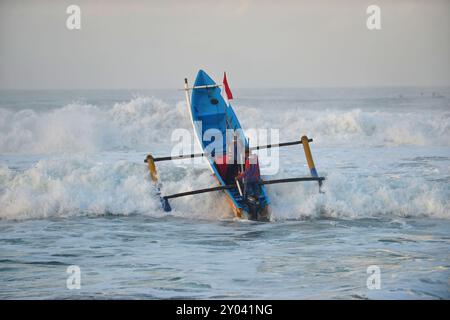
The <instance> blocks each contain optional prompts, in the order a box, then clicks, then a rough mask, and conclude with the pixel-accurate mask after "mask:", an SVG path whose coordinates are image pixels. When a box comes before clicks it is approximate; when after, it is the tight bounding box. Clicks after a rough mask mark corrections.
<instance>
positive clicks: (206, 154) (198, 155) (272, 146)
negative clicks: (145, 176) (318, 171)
mask: <svg viewBox="0 0 450 320" xmlns="http://www.w3.org/2000/svg"><path fill="white" fill-rule="evenodd" d="M312 141H313V139H308V142H312ZM302 143H303V142H302V140H297V141H290V142H282V143H277V144H268V145H264V146H256V147H250V148H249V149H250V150H261V149H270V148H279V147H288V146H294V145H297V144H302ZM210 156H211V155H210V154H209V153H206V152H205V153H192V154H182V155H179V156H173V157H172V156H169V157H158V158H153V161H154V162H158V161H168V160H181V159H190V158H201V157H210ZM145 162H147V159H145Z"/></svg>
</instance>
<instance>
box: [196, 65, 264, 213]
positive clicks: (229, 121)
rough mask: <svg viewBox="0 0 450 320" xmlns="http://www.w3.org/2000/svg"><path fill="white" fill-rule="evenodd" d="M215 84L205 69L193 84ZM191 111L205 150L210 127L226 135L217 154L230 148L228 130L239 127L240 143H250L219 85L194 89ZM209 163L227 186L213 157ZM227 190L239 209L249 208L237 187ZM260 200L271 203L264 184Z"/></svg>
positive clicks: (208, 140)
mask: <svg viewBox="0 0 450 320" xmlns="http://www.w3.org/2000/svg"><path fill="white" fill-rule="evenodd" d="M215 84H216V83H215V82H214V80H212V79H211V78H210V77H209V76H208V75H207V74H206V72H204V71H203V70H200V71H199V72H198V74H197V78H196V79H195V83H194V87H197V86H205V85H215ZM191 114H192V120H193V121H194V123H193V125H194V127H195V131H196V133H197V135H198V140H199V142H200V144H201V147H202V148H203V150H205V149H206V151H208V145H209V144H210V143H211V141H210V139H209V138H208V137H207V135H206V136H205V132H206V131H207V130H209V129H215V130H219V131H220V132H221V133H222V137H224V138H223V139H222V140H223V141H222V142H223V143H222V149H221V150H220V148H216V149H215V152H216V154H220V153H225V152H226V150H227V145H226V143H227V142H226V140H227V139H225V137H226V130H227V129H233V130H238V131H237V133H238V140H240V141H239V142H238V143H241V145H244V146H248V140H247V139H246V138H245V136H244V134H243V131H242V127H241V124H240V123H239V120H238V118H237V117H236V114H235V113H234V111H233V108H232V107H231V105H230V106H227V104H226V102H225V101H224V99H223V97H222V95H221V89H220V88H219V87H213V88H201V89H193V90H192V99H191ZM212 133H213V132H212ZM210 148H211V146H210ZM209 164H210V166H211V169H212V170H213V172H214V174H215V176H216V177H217V179H218V180H219V182H220V184H221V185H225V182H224V180H223V179H222V177H221V176H220V174H219V172H218V169H217V167H216V165H215V163H214V159H213V158H209ZM226 192H227V194H228V196H229V197H230V199H231V200H232V202H233V204H234V206H235V207H236V208H237V209H242V210H243V211H245V212H247V211H248V208H247V205H246V204H245V203H244V201H243V199H242V197H241V196H240V195H239V191H238V189H237V188H236V189H230V190H227V191H226ZM260 202H261V205H262V207H263V208H264V207H266V206H267V205H268V204H269V199H268V197H267V193H266V190H265V188H264V186H262V195H261V198H260Z"/></svg>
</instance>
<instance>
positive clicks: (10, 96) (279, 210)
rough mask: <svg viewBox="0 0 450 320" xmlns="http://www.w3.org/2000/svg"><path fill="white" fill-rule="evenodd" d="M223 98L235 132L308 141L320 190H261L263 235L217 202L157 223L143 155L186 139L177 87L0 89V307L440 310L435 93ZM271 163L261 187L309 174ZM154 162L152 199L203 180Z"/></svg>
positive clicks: (448, 257)
mask: <svg viewBox="0 0 450 320" xmlns="http://www.w3.org/2000/svg"><path fill="white" fill-rule="evenodd" d="M234 95H235V96H236V99H235V100H234V101H233V106H234V108H235V111H236V113H237V115H238V117H239V119H240V121H241V123H242V125H243V127H244V128H245V129H248V131H249V132H250V131H251V129H278V130H279V131H278V133H279V137H280V141H291V140H297V139H299V137H301V135H303V134H307V135H308V136H309V137H311V138H313V139H314V142H313V143H312V144H311V148H312V152H313V156H314V159H315V162H316V167H317V169H318V172H319V174H320V175H323V176H325V177H326V179H327V180H326V181H325V183H324V186H323V191H324V192H323V193H319V192H318V186H317V184H316V183H311V182H310V183H302V184H300V183H298V184H297V183H296V184H283V185H271V186H268V187H267V190H268V193H269V197H270V200H271V212H272V221H271V222H270V223H258V222H250V221H246V220H235V219H233V216H232V213H231V211H230V208H229V207H228V205H227V202H226V200H225V197H224V195H223V194H222V193H220V192H216V193H210V194H202V195H197V196H194V197H184V198H178V199H173V200H172V201H171V205H172V208H173V211H172V212H171V213H170V214H167V213H164V212H163V211H162V209H161V208H160V204H159V200H158V198H157V197H156V193H155V190H154V188H153V186H152V184H151V182H150V181H149V177H148V172H147V169H146V166H145V164H144V163H143V160H144V158H145V156H146V155H147V154H148V153H151V154H153V155H154V156H162V155H168V154H170V153H171V151H172V148H173V146H175V145H176V144H177V143H178V141H174V140H173V139H172V133H173V132H174V130H176V129H186V130H189V132H191V124H190V120H189V116H188V113H187V109H186V104H185V102H184V101H183V93H182V92H179V91H176V90H164V91H163V90H160V91H145V90H133V91H0V298H2V299H17V298H18V299H58V298H63V299H86V298H95V299H104V298H115V299H121V298H126V299H161V298H162V299H166V298H199V299H201V298H215V299H271V298H272V299H280V298H287V299H448V298H450V282H449V281H450V269H449V268H450V250H449V249H450V203H449V199H450V184H449V182H450V88H317V89H287V88H286V89H266V90H262V89H258V90H257V89H252V90H250V89H241V90H236V91H235V92H234ZM252 142H253V143H255V141H254V140H251V143H252ZM262 142H264V141H261V143H262ZM265 142H267V141H265ZM253 143H252V144H253ZM263 144H265V143H263ZM192 145H193V146H194V142H193V140H192ZM273 152H274V153H273V154H271V155H272V156H273V157H275V158H276V155H277V154H276V150H273ZM269 155H270V154H269ZM260 157H261V164H262V166H263V168H262V169H263V173H264V172H266V173H267V172H268V171H267V169H268V167H267V165H268V164H270V159H273V158H270V157H269V156H268V155H265V154H261V155H260ZM279 159H280V161H279V163H278V167H279V169H278V170H276V172H275V174H271V175H267V176H266V177H265V178H266V179H272V178H274V179H275V178H281V177H296V176H307V175H308V168H307V165H306V161H305V158H304V154H303V150H302V147H301V146H292V147H287V148H283V149H281V150H280V151H279ZM157 167H158V172H159V176H160V180H161V182H162V192H163V193H164V194H170V193H174V192H181V191H186V190H194V189H197V188H205V187H209V186H214V185H215V180H214V178H213V177H212V176H211V172H210V171H209V169H208V167H207V165H206V163H205V161H200V162H196V163H192V162H191V161H177V162H172V163H170V162H166V163H158V164H157ZM265 170H266V171H265ZM69 266H78V267H79V269H80V271H81V274H80V288H79V289H69V288H68V287H67V279H68V278H69V277H70V276H71V275H70V274H69V273H67V268H68V267H69ZM371 270H377V271H376V272H375V274H371V273H370V272H371ZM373 279H375V280H374V281H375V282H372V280H373ZM368 280H370V281H369V285H368ZM374 284H377V285H375V286H374Z"/></svg>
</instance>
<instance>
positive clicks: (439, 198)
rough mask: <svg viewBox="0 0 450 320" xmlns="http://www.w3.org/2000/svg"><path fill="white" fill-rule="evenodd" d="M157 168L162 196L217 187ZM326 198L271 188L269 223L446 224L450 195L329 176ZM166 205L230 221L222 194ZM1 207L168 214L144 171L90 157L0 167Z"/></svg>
mask: <svg viewBox="0 0 450 320" xmlns="http://www.w3.org/2000/svg"><path fill="white" fill-rule="evenodd" d="M159 167H160V177H161V180H162V181H163V182H164V185H163V193H164V194H170V193H175V192H180V191H186V190H193V189H198V188H203V187H208V186H211V185H215V184H216V182H215V179H214V177H212V175H211V172H210V171H209V170H208V169H207V168H206V167H202V168H198V167H197V168H193V167H191V166H187V167H183V166H175V167H174V166H171V165H169V164H167V165H162V166H159ZM299 171H301V170H299ZM282 175H283V173H282ZM284 175H286V174H284ZM323 191H324V193H320V194H319V193H318V186H317V184H316V183H305V184H280V185H274V186H268V192H269V195H270V199H271V210H272V213H273V217H274V218H275V219H278V220H280V219H281V220H283V219H299V218H305V217H313V218H317V217H324V216H325V217H337V218H364V217H374V216H380V215H389V216H400V217H405V216H431V217H438V218H450V205H449V202H448V198H449V194H448V190H446V189H445V188H442V187H439V186H438V185H436V184H435V183H433V182H431V181H426V180H424V179H423V178H419V177H418V178H412V177H411V178H403V179H395V178H389V177H371V176H368V177H357V176H353V177H348V176H345V175H343V174H342V173H331V174H328V175H327V181H326V183H325V184H324V186H323ZM171 203H172V207H173V212H172V215H175V216H180V217H187V218H202V219H218V218H224V217H231V211H230V208H229V206H228V205H227V203H226V199H225V195H224V194H223V193H221V192H217V193H210V194H203V195H198V196H195V197H184V198H178V199H173V200H172V201H171ZM0 207H1V208H2V210H1V211H0V217H1V218H6V219H28V218H46V217H66V216H71V215H84V214H89V215H103V214H119V215H128V214H133V213H136V214H145V215H150V216H157V217H158V216H162V215H164V214H165V213H164V212H163V211H162V209H161V207H160V204H159V199H158V197H157V196H156V194H155V191H154V188H153V187H152V185H151V183H150V181H149V178H148V173H147V171H146V168H145V166H144V165H143V164H140V163H134V162H129V161H118V162H114V163H106V162H99V161H96V160H94V159H91V158H90V157H87V156H76V157H70V158H60V159H47V160H41V161H39V162H38V163H37V164H36V165H35V166H33V167H32V168H29V169H27V170H25V171H13V170H11V169H9V168H8V167H6V166H2V167H0Z"/></svg>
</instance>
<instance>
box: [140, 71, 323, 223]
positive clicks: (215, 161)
mask: <svg viewBox="0 0 450 320" xmlns="http://www.w3.org/2000/svg"><path fill="white" fill-rule="evenodd" d="M220 87H222V90H221V89H220ZM183 90H184V91H185V94H186V103H187V106H188V109H189V113H190V117H191V120H192V125H193V128H194V132H195V134H196V136H197V141H198V143H199V145H200V147H201V149H202V150H203V153H196V154H187V155H179V156H168V157H153V156H152V155H151V154H149V155H147V158H146V159H145V162H146V163H147V165H148V169H149V172H150V177H151V180H152V182H153V184H154V185H155V187H156V190H157V194H158V196H159V197H160V200H161V205H162V208H163V209H164V211H166V212H170V211H171V210H172V208H171V206H170V204H169V199H173V198H178V197H184V196H190V195H196V194H200V193H206V192H214V191H224V192H225V194H226V197H227V200H228V202H229V204H230V206H231V208H232V210H233V212H234V215H235V217H237V218H247V219H249V220H258V221H269V220H270V213H269V203H270V201H269V197H268V195H267V191H266V189H265V185H268V184H276V183H288V182H301V181H317V182H318V183H319V190H320V186H321V185H322V181H323V180H325V178H324V177H319V175H318V174H317V170H316V168H315V165H314V161H313V158H312V155H311V149H310V147H309V142H312V139H308V137H306V136H302V138H301V139H300V140H298V141H291V142H284V143H279V144H269V145H263V146H253V147H250V144H249V139H248V138H247V137H246V136H245V134H244V132H243V130H242V127H241V124H240V123H239V120H238V118H237V116H236V114H235V113H234V111H233V108H232V106H231V104H230V103H229V101H230V100H231V99H232V98H233V96H232V93H231V90H230V88H229V86H228V82H227V78H226V74H224V79H223V84H222V85H220V84H216V83H215V82H214V80H212V79H211V77H209V76H208V75H207V74H206V72H204V71H203V70H200V71H199V72H198V74H197V77H196V79H195V82H194V85H193V86H192V87H189V85H188V80H187V79H185V86H184V89H183ZM191 92H192V96H190V93H191ZM211 132H213V133H215V134H219V136H220V135H221V136H222V137H226V138H225V139H220V140H218V141H219V142H218V141H216V139H214V138H211ZM297 144H302V145H303V148H304V151H305V156H306V159H307V163H308V166H309V169H310V173H311V177H299V178H287V179H276V180H263V179H262V178H261V175H260V171H259V163H258V160H257V157H256V155H255V154H253V153H252V151H257V150H260V149H267V148H275V147H286V146H292V145H297ZM196 157H205V158H206V159H207V160H208V163H209V167H210V169H211V170H212V172H213V174H214V176H215V178H216V179H217V181H218V186H214V187H211V188H206V189H199V190H193V191H186V192H181V193H176V194H172V195H162V194H161V187H162V185H161V183H160V182H159V181H158V175H157V171H156V166H155V162H158V161H169V160H179V159H187V158H196Z"/></svg>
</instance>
